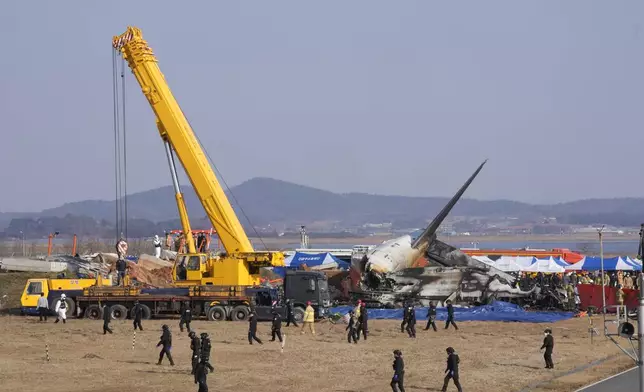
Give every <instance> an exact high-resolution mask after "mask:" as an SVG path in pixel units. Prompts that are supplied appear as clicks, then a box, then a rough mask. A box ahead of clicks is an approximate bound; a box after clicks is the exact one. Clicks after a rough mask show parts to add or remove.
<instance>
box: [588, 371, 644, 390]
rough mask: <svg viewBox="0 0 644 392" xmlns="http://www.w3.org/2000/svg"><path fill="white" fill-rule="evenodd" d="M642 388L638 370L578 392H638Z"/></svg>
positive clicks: (624, 373)
mask: <svg viewBox="0 0 644 392" xmlns="http://www.w3.org/2000/svg"><path fill="white" fill-rule="evenodd" d="M639 386H640V379H639V372H638V371H637V368H636V367H635V368H633V369H630V370H627V371H625V372H623V373H620V374H618V375H617V376H614V377H612V378H608V379H606V380H604V381H600V382H598V383H597V384H593V385H590V386H588V387H586V388H582V389H579V390H577V392H617V391H620V392H621V391H624V392H631V391H633V392H636V391H637V390H638V389H639Z"/></svg>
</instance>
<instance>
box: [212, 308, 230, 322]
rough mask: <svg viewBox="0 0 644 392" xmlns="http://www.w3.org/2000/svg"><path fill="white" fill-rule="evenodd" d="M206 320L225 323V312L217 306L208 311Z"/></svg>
mask: <svg viewBox="0 0 644 392" xmlns="http://www.w3.org/2000/svg"><path fill="white" fill-rule="evenodd" d="M208 320H210V321H225V320H226V310H225V309H224V308H223V307H221V306H219V305H217V306H213V307H212V308H210V309H208Z"/></svg>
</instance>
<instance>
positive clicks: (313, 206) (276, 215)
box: [0, 178, 644, 235]
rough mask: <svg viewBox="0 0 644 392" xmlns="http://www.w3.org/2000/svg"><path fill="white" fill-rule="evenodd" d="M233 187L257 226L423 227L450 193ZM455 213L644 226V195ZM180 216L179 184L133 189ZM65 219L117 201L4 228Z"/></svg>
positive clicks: (152, 217) (3, 218)
mask: <svg viewBox="0 0 644 392" xmlns="http://www.w3.org/2000/svg"><path fill="white" fill-rule="evenodd" d="M182 191H183V193H184V197H185V200H186V205H187V209H188V213H189V215H190V216H191V218H192V219H193V222H194V223H195V224H196V225H203V226H209V223H208V222H207V221H206V220H205V218H204V217H205V213H204V211H203V208H202V207H201V204H200V203H199V201H198V199H197V197H196V195H195V193H194V191H193V189H192V187H190V186H186V187H184V188H183V189H182ZM231 191H232V192H227V194H228V197H229V199H230V201H231V203H232V204H233V206H234V208H235V210H236V212H237V214H238V216H239V218H240V220H241V221H242V224H244V225H245V226H248V220H247V219H246V218H245V217H248V219H249V220H250V222H252V225H253V226H256V227H262V226H267V225H271V226H272V227H280V228H283V227H291V228H297V227H298V226H299V225H322V224H324V223H326V224H327V226H328V225H333V224H336V225H337V227H341V228H346V227H355V226H359V225H362V224H365V223H380V222H391V223H392V226H393V227H394V228H409V227H421V226H423V225H424V224H426V222H427V221H428V220H430V219H431V218H432V217H433V216H434V215H435V214H436V213H437V212H438V211H439V210H440V209H441V208H442V207H443V206H444V204H445V203H446V202H447V200H448V198H445V197H406V196H381V195H371V194H364V193H343V194H338V193H333V192H328V191H324V190H320V189H316V188H312V187H307V186H303V185H298V184H293V183H289V182H286V181H280V180H275V179H271V178H254V179H251V180H249V181H246V182H244V183H242V184H240V185H237V186H235V187H233V188H232V189H231ZM239 206H241V208H240V207H239ZM451 216H452V217H454V216H467V217H482V218H502V217H515V218H518V220H519V221H521V222H526V221H538V220H540V219H542V218H544V217H556V218H557V220H558V222H560V223H571V224H575V223H578V224H598V223H604V224H612V225H625V226H637V225H639V224H640V223H641V222H644V198H615V199H588V200H580V201H573V202H568V203H559V204H553V205H533V204H527V203H521V202H516V201H509V200H493V201H481V200H473V199H462V200H461V201H460V202H459V203H458V204H457V205H456V207H455V208H454V210H453V211H452V214H451ZM177 218H178V215H177V207H176V204H175V199H174V193H173V190H172V187H171V186H167V187H162V188H158V189H153V190H149V191H145V192H140V193H136V194H132V195H129V196H128V220H129V222H130V223H129V224H133V225H134V226H136V225H137V224H142V225H149V224H151V223H154V224H155V225H159V224H162V225H170V224H172V225H175V224H176V223H178V222H176V220H177ZM65 219H66V220H70V219H72V220H74V221H75V223H74V226H76V225H82V226H83V227H86V228H87V230H88V231H90V232H91V231H92V230H95V228H92V226H98V227H105V228H106V230H107V227H108V226H110V225H113V223H114V221H115V209H114V201H104V200H86V201H79V202H72V203H66V204H64V205H62V206H60V207H56V208H51V209H47V210H43V211H41V212H39V213H0V230H4V231H5V232H6V235H15V231H16V230H24V231H26V232H33V231H34V230H36V229H37V227H38V226H39V225H40V226H42V225H43V222H45V223H46V224H47V225H48V226H51V225H54V226H55V225H62V224H64V220H65ZM81 222H82V223H81ZM144 223H145V224H144ZM173 228H174V227H173ZM176 228H179V226H178V225H177V226H176ZM43 230H49V228H47V229H45V228H43ZM74 230H77V229H74ZM154 230H158V227H156V228H154ZM36 231H40V230H36ZM144 231H145V230H144ZM34 234H36V233H34Z"/></svg>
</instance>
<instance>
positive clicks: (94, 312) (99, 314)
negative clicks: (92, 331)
mask: <svg viewBox="0 0 644 392" xmlns="http://www.w3.org/2000/svg"><path fill="white" fill-rule="evenodd" d="M85 318H86V319H90V320H101V319H102V318H103V309H101V307H100V306H98V305H90V306H88V307H87V309H85Z"/></svg>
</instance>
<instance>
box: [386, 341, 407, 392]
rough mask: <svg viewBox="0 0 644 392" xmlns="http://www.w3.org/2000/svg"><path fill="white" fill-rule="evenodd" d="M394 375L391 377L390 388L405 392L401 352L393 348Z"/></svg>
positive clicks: (394, 391) (403, 364)
mask: <svg viewBox="0 0 644 392" xmlns="http://www.w3.org/2000/svg"><path fill="white" fill-rule="evenodd" d="M392 367H393V368H394V376H393V377H392V378H391V384H389V385H391V390H392V391H393V392H398V391H400V392H405V387H404V385H403V384H404V379H405V362H404V361H403V357H402V352H401V351H400V350H394V363H393V365H392Z"/></svg>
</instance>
